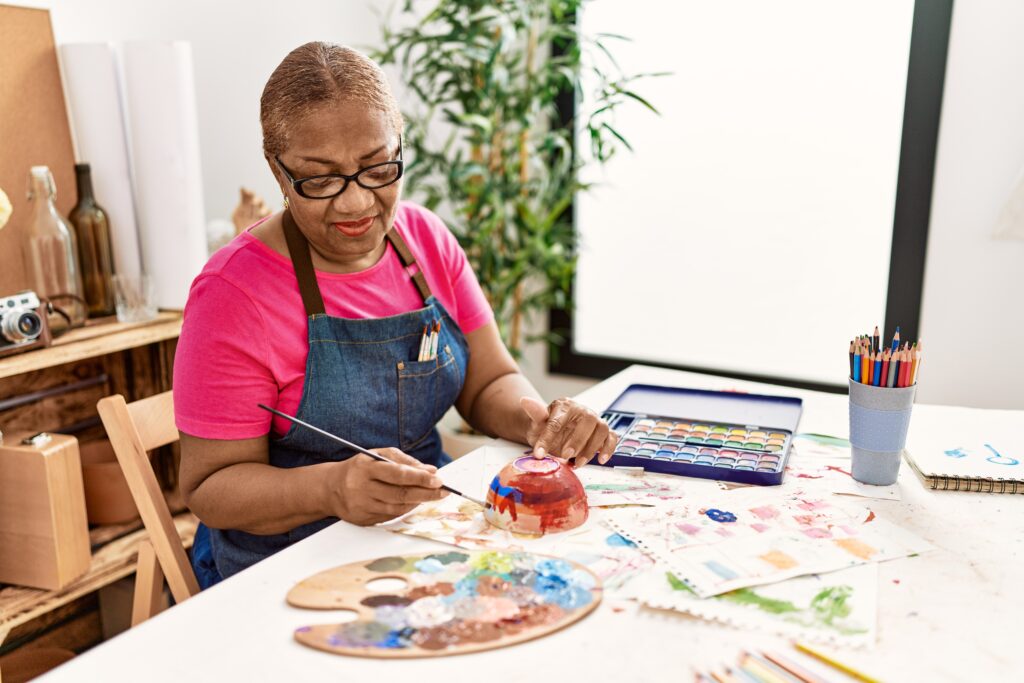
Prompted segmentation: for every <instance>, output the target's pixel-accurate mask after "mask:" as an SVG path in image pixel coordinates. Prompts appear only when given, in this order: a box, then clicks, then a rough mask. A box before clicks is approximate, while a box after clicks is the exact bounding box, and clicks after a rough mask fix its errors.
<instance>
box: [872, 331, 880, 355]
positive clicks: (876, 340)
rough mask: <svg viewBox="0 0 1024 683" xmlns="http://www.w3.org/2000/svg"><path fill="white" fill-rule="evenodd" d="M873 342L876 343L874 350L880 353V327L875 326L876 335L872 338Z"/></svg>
mask: <svg viewBox="0 0 1024 683" xmlns="http://www.w3.org/2000/svg"><path fill="white" fill-rule="evenodd" d="M871 340H872V341H873V342H874V345H875V348H874V349H873V350H874V351H878V350H879V348H878V343H879V341H881V339H880V337H879V335H878V325H875V334H874V336H873V337H872V338H871Z"/></svg>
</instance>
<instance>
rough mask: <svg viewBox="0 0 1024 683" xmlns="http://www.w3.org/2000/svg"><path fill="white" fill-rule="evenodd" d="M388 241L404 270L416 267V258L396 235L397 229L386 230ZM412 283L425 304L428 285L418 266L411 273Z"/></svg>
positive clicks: (399, 236) (427, 296) (427, 295)
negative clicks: (396, 253)
mask: <svg viewBox="0 0 1024 683" xmlns="http://www.w3.org/2000/svg"><path fill="white" fill-rule="evenodd" d="M388 241H389V242H391V246H393V247H394V248H395V251H397V252H398V258H400V259H401V260H402V265H404V266H405V268H406V270H408V269H410V268H412V267H413V266H415V265H416V257H415V256H413V255H412V250H411V249H409V245H408V244H406V243H405V240H404V239H402V236H401V235H399V234H398V229H397V228H394V227H392V228H391V230H388ZM412 281H413V284H415V285H416V289H418V290H419V292H420V296H421V297H423V302H424V303H426V301H427V299H429V298H430V296H431V293H430V285H429V284H427V278H425V277H424V276H423V269H422V268H420V267H419V266H417V267H416V272H415V273H412Z"/></svg>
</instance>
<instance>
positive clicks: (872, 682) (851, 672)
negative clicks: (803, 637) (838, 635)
mask: <svg viewBox="0 0 1024 683" xmlns="http://www.w3.org/2000/svg"><path fill="white" fill-rule="evenodd" d="M793 647H795V648H796V649H798V650H800V651H801V652H803V653H804V654H808V655H810V656H811V657H814V658H815V659H818V660H820V661H822V662H824V663H825V664H828V665H829V666H831V667H832V668H833V669H836V670H837V671H842V672H843V673H844V674H846V675H847V676H852V677H853V678H856V679H857V680H858V681H863V682H864V683H879V681H878V679H876V678H872V677H871V676H868V675H867V674H865V673H861V672H860V671H857V670H856V669H854V668H853V667H852V666H849V665H847V664H843V663H842V662H839V661H837V660H835V659H832V658H831V657H829V656H828V655H826V654H825V653H823V652H819V651H818V650H815V649H814V648H811V647H808V646H807V645H804V644H803V643H793Z"/></svg>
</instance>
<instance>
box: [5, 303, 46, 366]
mask: <svg viewBox="0 0 1024 683" xmlns="http://www.w3.org/2000/svg"><path fill="white" fill-rule="evenodd" d="M50 340H51V337H50V327H49V325H47V323H46V307H45V306H44V305H43V304H42V303H41V302H40V301H39V297H38V296H36V293H35V292H29V291H25V292H19V293H18V294H14V295H12V296H8V297H3V298H0V357H2V356H9V355H11V354H12V353H20V352H22V351H29V350H31V349H41V348H44V347H46V346H49V345H50Z"/></svg>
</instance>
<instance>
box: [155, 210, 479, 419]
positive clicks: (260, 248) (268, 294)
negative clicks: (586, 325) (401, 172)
mask: <svg viewBox="0 0 1024 683" xmlns="http://www.w3.org/2000/svg"><path fill="white" fill-rule="evenodd" d="M394 229H396V230H398V232H399V233H400V234H401V236H402V237H403V238H404V239H405V241H406V243H407V244H408V245H409V248H410V249H411V250H412V252H413V255H414V256H415V257H416V263H417V265H418V266H419V267H420V268H421V269H422V270H423V274H424V276H426V278H427V282H428V283H429V284H430V289H431V292H432V293H433V295H434V296H435V297H436V298H437V300H438V301H440V302H441V304H442V305H443V306H444V307H445V309H446V310H447V311H448V313H449V315H451V316H452V318H453V319H454V320H455V322H456V323H458V325H459V328H460V329H461V330H462V332H463V334H469V333H470V332H472V331H473V330H475V329H477V328H479V327H481V326H483V325H484V324H486V323H488V322H490V321H491V320H492V319H493V318H494V314H493V313H492V311H491V309H490V306H488V304H487V300H486V298H485V297H484V294H483V291H482V290H481V289H480V284H479V283H478V282H477V279H476V275H475V274H474V273H473V269H472V268H471V267H470V265H469V262H468V261H467V260H466V254H465V252H464V251H463V250H462V247H460V246H459V243H458V242H457V241H456V239H455V236H454V235H453V234H452V233H451V232H450V231H449V230H448V228H447V226H445V224H444V223H443V222H442V221H441V219H440V218H438V217H437V216H436V215H434V214H433V213H431V212H430V211H428V210H427V209H424V208H423V207H421V206H417V205H416V204H412V203H409V202H402V203H401V204H399V207H398V210H397V211H396V212H395V225H394ZM249 230H252V228H250V229H249ZM316 276H317V282H318V283H319V284H320V292H321V295H322V296H323V299H324V306H325V308H326V310H327V314H328V315H332V316H336V317H340V318H381V317H385V316H390V315H396V314H399V313H405V312H408V311H413V310H416V309H418V308H422V307H423V300H422V298H421V297H420V294H419V291H417V289H416V285H415V284H413V282H412V278H411V277H410V275H409V273H408V271H407V270H406V269H405V267H404V266H402V262H401V261H400V260H399V258H398V254H397V253H396V252H395V250H394V248H393V247H392V246H391V243H390V242H389V243H388V244H387V250H386V251H385V252H384V256H383V257H382V258H381V260H380V261H378V262H377V263H376V264H374V265H372V266H370V267H369V268H367V269H366V270H363V271H360V272H358V273H345V274H336V273H323V272H320V271H317V273H316ZM308 349H309V347H308V340H307V324H306V312H305V309H304V308H303V306H302V297H301V296H300V294H299V285H298V282H297V280H296V279H295V270H294V269H293V268H292V264H291V261H290V260H289V259H288V258H287V257H285V256H282V255H281V254H279V253H277V252H276V251H274V250H273V249H271V248H270V247H268V246H267V245H266V244H264V243H263V242H261V241H260V240H259V239H257V238H256V237H254V236H253V235H252V234H250V232H249V231H246V232H244V233H242V234H241V235H239V236H238V237H236V238H235V239H234V240H232V241H231V243H230V244H228V245H227V246H225V247H224V248H222V249H220V250H219V251H218V252H217V253H216V254H214V255H213V257H212V258H210V260H209V262H208V263H207V264H206V267H205V268H203V272H202V273H200V274H199V276H198V277H197V278H196V279H195V281H194V282H193V283H192V289H191V290H190V291H189V296H188V303H187V304H186V305H185V320H184V326H183V328H182V331H181V337H180V339H179V341H178V348H177V351H176V352H175V358H174V413H175V421H176V423H177V425H178V429H180V430H182V431H183V432H185V433H187V434H191V435H193V436H198V437H200V438H205V439H249V438H255V437H258V436H262V435H264V434H266V433H267V432H268V431H270V430H271V417H272V416H271V415H270V414H269V413H267V412H266V411H264V410H261V409H259V408H258V407H257V406H256V404H257V403H265V404H267V405H269V406H271V407H276V408H277V409H278V410H281V411H284V412H286V413H290V414H292V415H294V414H295V413H296V412H297V410H298V407H299V401H300V399H301V397H302V386H303V381H304V379H305V374H306V355H307V352H308ZM272 426H273V430H272V431H273V433H275V434H278V435H280V434H284V433H285V432H286V431H287V430H288V426H289V424H288V422H287V421H286V420H284V419H283V418H279V417H274V419H273V425H272Z"/></svg>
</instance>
